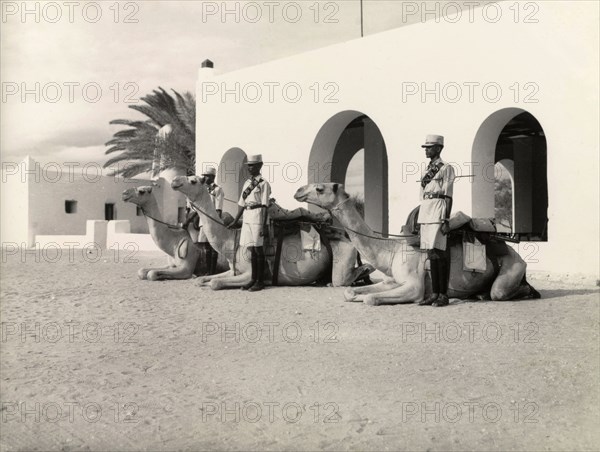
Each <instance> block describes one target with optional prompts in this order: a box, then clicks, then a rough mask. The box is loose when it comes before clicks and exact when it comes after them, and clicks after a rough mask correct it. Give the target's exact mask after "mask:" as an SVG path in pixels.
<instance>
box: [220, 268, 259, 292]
mask: <svg viewBox="0 0 600 452" xmlns="http://www.w3.org/2000/svg"><path fill="white" fill-rule="evenodd" d="M251 279H252V273H251V272H247V273H242V274H241V275H236V276H229V277H224V278H217V279H213V280H212V281H211V282H210V288H211V289H212V290H221V289H234V288H236V287H242V286H245V285H246V284H248V283H249V282H250V280H251Z"/></svg>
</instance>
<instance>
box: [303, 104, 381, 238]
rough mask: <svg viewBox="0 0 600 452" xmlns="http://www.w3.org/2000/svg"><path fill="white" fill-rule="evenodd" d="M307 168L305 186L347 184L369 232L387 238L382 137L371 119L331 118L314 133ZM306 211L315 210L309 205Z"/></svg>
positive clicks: (350, 112) (346, 115)
mask: <svg viewBox="0 0 600 452" xmlns="http://www.w3.org/2000/svg"><path fill="white" fill-rule="evenodd" d="M355 157H356V158H357V159H362V165H361V164H360V162H358V161H357V160H353V159H354V158H355ZM308 168H309V169H308V183H309V184H312V183H319V182H339V183H342V184H346V183H348V182H350V192H351V193H352V192H354V193H352V194H357V195H359V196H360V194H361V193H362V194H363V196H364V209H365V220H366V222H367V224H368V225H369V226H370V227H371V228H372V229H373V230H375V231H379V232H382V233H383V234H384V235H387V233H388V159H387V151H386V147H385V141H384V139H383V136H382V134H381V132H380V130H379V128H378V127H377V125H376V124H375V122H374V121H373V120H372V119H371V118H369V117H368V116H367V115H365V114H364V113H361V112H359V111H354V110H347V111H343V112H340V113H338V114H336V115H334V116H333V117H331V118H330V119H329V120H328V121H327V122H326V123H325V124H324V125H323V126H322V127H321V129H320V130H319V132H318V133H317V136H316V138H315V141H314V143H313V146H312V149H311V152H310V158H309V165H308ZM349 169H350V171H349ZM361 171H362V178H361V174H360V173H361ZM360 180H362V190H361V187H360V182H357V181H360ZM309 208H310V209H316V207H314V206H312V205H311V206H309Z"/></svg>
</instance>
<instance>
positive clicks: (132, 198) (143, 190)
mask: <svg viewBox="0 0 600 452" xmlns="http://www.w3.org/2000/svg"><path fill="white" fill-rule="evenodd" d="M121 199H123V201H125V202H131V203H133V204H137V205H138V206H144V205H145V204H147V203H148V202H149V201H150V200H152V199H154V196H153V195H152V187H149V186H145V187H137V188H128V189H127V190H125V191H124V192H123V194H122V195H121Z"/></svg>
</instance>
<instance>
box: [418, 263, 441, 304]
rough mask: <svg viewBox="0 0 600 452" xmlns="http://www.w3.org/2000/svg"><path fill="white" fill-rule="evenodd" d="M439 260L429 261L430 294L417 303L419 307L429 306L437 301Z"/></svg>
mask: <svg viewBox="0 0 600 452" xmlns="http://www.w3.org/2000/svg"><path fill="white" fill-rule="evenodd" d="M439 262H440V260H439V259H430V260H429V267H430V270H431V289H432V292H431V294H430V295H429V296H428V297H427V298H425V299H424V300H423V301H421V302H420V303H419V306H431V305H432V304H433V303H434V302H435V301H436V300H437V299H438V296H439V293H440V277H439V274H440V268H439Z"/></svg>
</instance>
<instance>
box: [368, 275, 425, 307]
mask: <svg viewBox="0 0 600 452" xmlns="http://www.w3.org/2000/svg"><path fill="white" fill-rule="evenodd" d="M422 298H423V287H422V284H421V285H420V284H418V283H416V282H414V281H412V282H410V283H403V284H400V285H398V286H397V287H395V288H393V289H391V290H387V291H385V292H379V293H373V294H369V295H367V296H366V297H365V300H364V302H365V304H368V305H369V306H379V305H382V304H397V303H406V302H415V301H418V300H420V299H422Z"/></svg>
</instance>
